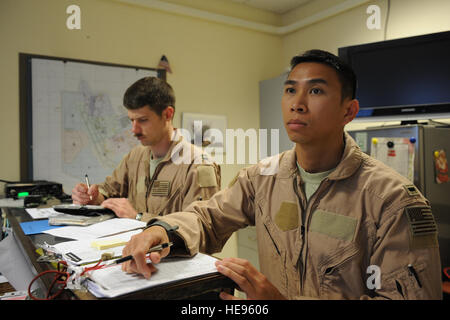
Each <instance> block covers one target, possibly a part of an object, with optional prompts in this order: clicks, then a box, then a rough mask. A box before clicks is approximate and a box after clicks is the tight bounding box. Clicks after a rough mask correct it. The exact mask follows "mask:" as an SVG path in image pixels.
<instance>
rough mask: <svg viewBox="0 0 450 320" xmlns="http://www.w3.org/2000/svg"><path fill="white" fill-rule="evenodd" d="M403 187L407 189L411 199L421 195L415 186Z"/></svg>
mask: <svg viewBox="0 0 450 320" xmlns="http://www.w3.org/2000/svg"><path fill="white" fill-rule="evenodd" d="M403 187H404V188H405V190H406V192H407V193H408V194H409V195H410V196H411V197H413V196H417V195H419V194H420V193H419V190H417V188H416V186H415V185H413V184H408V185H404V186H403Z"/></svg>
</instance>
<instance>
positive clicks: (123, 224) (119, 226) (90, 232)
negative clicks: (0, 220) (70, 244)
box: [44, 218, 146, 240]
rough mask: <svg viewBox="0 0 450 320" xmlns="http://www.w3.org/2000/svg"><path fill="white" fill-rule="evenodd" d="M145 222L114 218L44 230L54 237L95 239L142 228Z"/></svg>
mask: <svg viewBox="0 0 450 320" xmlns="http://www.w3.org/2000/svg"><path fill="white" fill-rule="evenodd" d="M145 226H146V223H145V222H143V221H139V220H136V219H126V218H114V219H110V220H106V221H103V222H99V223H96V224H93V225H90V226H86V227H81V226H80V227H78V226H67V227H62V228H57V229H52V230H47V231H44V233H48V234H51V235H53V236H56V237H63V238H69V239H76V240H89V239H96V238H100V237H104V236H109V235H112V234H115V233H119V232H125V231H130V230H133V229H137V228H143V227H145Z"/></svg>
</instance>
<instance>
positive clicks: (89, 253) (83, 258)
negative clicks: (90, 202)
mask: <svg viewBox="0 0 450 320" xmlns="http://www.w3.org/2000/svg"><path fill="white" fill-rule="evenodd" d="M140 232H142V231H141V230H133V231H129V232H125V233H121V234H117V235H114V236H109V237H104V238H101V239H102V241H103V240H105V241H108V240H114V241H116V240H117V241H120V242H128V241H129V240H130V238H131V237H132V236H133V235H135V234H138V233H140ZM92 243H93V240H76V241H66V242H61V243H57V244H55V245H54V246H53V248H54V249H55V250H57V252H58V253H60V254H61V255H62V256H63V257H64V260H66V261H67V262H68V263H69V264H72V265H82V264H87V263H91V262H95V261H99V260H100V259H101V257H102V254H104V253H111V254H112V256H113V257H115V258H117V257H121V256H122V250H123V248H124V247H125V245H121V246H114V247H112V248H108V249H104V250H99V249H97V248H96V247H94V246H92Z"/></svg>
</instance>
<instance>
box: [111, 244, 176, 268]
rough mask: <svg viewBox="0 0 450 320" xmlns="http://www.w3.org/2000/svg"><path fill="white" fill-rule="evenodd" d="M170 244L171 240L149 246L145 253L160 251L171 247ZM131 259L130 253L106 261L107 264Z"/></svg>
mask: <svg viewBox="0 0 450 320" xmlns="http://www.w3.org/2000/svg"><path fill="white" fill-rule="evenodd" d="M172 245H173V242H165V243H162V244H159V245H157V246H155V247H152V248H150V249H149V250H148V251H147V253H151V252H156V251H161V250H163V249H165V248H169V247H171V246H172ZM132 259H133V256H131V255H130V256H126V257H123V258H119V259H117V260H114V261H111V262H110V263H108V265H109V264H121V263H123V262H125V261H129V260H132Z"/></svg>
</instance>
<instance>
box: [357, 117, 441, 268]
mask: <svg viewBox="0 0 450 320" xmlns="http://www.w3.org/2000/svg"><path fill="white" fill-rule="evenodd" d="M348 133H349V134H350V135H351V136H352V137H353V138H354V139H355V141H356V142H357V143H358V145H359V146H360V148H361V149H362V151H364V152H365V153H367V154H369V155H372V156H374V157H375V158H377V159H379V160H381V161H383V162H384V163H386V164H388V165H390V166H391V167H393V168H394V169H396V170H397V171H398V172H399V173H401V174H402V175H404V176H406V177H407V178H408V179H410V181H411V182H412V183H413V184H414V185H415V186H416V187H417V188H418V189H419V190H420V191H421V192H422V194H423V195H424V196H425V197H426V198H427V199H428V200H429V201H430V204H431V209H432V212H433V215H434V218H435V220H436V224H437V227H438V241H439V250H440V256H441V263H442V267H443V268H444V267H450V179H449V176H448V175H449V173H448V164H449V163H448V162H447V161H446V160H447V158H446V157H448V156H450V126H449V125H448V124H436V123H433V122H431V124H408V125H397V126H381V127H373V128H370V127H369V128H367V129H364V130H352V131H348ZM389 153H390V154H391V156H389ZM392 155H393V156H392ZM389 158H391V159H397V160H396V161H391V159H389ZM389 161H391V162H389ZM444 162H445V163H444ZM443 164H446V169H445V167H444V166H443Z"/></svg>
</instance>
